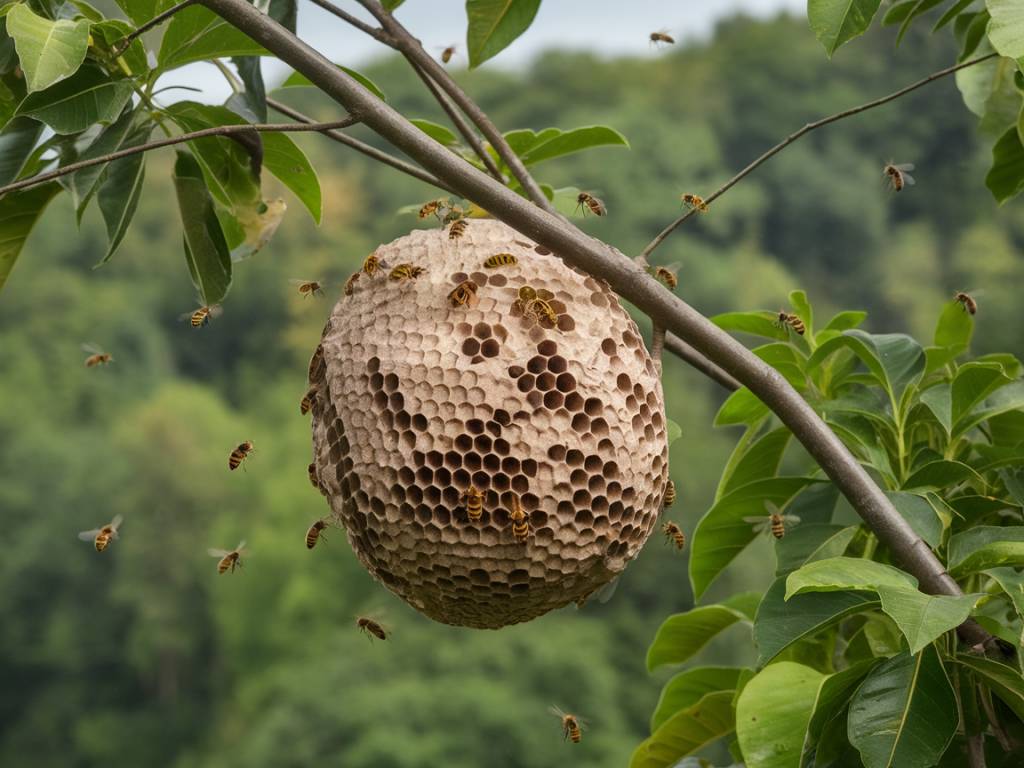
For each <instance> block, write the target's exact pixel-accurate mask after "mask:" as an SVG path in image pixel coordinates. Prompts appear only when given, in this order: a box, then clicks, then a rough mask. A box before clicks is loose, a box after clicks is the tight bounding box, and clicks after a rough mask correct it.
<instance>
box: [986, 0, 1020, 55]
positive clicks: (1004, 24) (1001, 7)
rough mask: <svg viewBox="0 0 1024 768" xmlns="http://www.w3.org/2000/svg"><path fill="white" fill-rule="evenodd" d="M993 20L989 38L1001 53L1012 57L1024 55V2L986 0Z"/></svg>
mask: <svg viewBox="0 0 1024 768" xmlns="http://www.w3.org/2000/svg"><path fill="white" fill-rule="evenodd" d="M985 5H986V7H987V8H988V12H989V14H990V15H991V16H992V20H991V21H990V22H989V25H988V39H989V40H990V41H991V42H992V45H993V46H994V47H995V49H996V50H997V51H999V53H1001V54H1002V55H1003V56H1009V57H1010V58H1011V59H1019V58H1021V57H1024V4H1022V3H1021V2H1020V0H986V2H985Z"/></svg>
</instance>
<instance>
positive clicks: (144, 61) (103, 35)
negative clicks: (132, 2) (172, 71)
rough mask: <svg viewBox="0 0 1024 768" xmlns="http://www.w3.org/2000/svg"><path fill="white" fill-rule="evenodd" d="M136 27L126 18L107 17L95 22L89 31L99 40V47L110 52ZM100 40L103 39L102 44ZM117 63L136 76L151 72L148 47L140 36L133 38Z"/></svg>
mask: <svg viewBox="0 0 1024 768" xmlns="http://www.w3.org/2000/svg"><path fill="white" fill-rule="evenodd" d="M134 29H135V27H133V26H132V25H131V24H129V23H128V22H127V21H125V20H124V19H105V20H103V21H101V22H100V23H98V24H93V25H92V28H91V29H90V30H89V31H90V33H91V34H92V36H93V37H94V38H95V39H96V41H97V48H98V49H100V50H103V51H104V52H105V53H110V52H111V51H113V50H114V48H115V47H117V46H119V45H120V44H121V42H122V41H123V40H124V39H125V37H126V36H127V35H129V34H130V33H131V32H132V30H134ZM100 41H102V45H101V44H100ZM122 63H123V65H124V66H127V67H128V72H124V69H123V67H122ZM116 65H117V67H118V68H120V69H121V71H122V72H124V74H126V75H131V76H135V77H137V76H139V75H144V74H145V73H147V72H149V59H148V57H147V54H146V47H145V46H144V45H143V44H142V40H141V39H140V38H135V39H134V40H132V42H131V44H130V45H129V46H128V49H127V50H126V51H125V52H124V53H122V54H121V55H120V57H119V60H118V61H117V62H116Z"/></svg>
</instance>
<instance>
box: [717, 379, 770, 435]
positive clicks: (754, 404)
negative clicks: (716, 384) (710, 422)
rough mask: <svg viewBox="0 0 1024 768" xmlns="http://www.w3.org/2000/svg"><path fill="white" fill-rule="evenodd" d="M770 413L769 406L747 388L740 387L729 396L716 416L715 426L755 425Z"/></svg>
mask: <svg viewBox="0 0 1024 768" xmlns="http://www.w3.org/2000/svg"><path fill="white" fill-rule="evenodd" d="M768 413H769V409H768V406H767V405H765V404H764V403H763V402H761V400H760V399H759V398H758V397H757V395H755V394H754V393H753V392H751V391H750V390H749V389H747V388H746V387H740V388H739V389H737V390H736V391H735V392H733V393H732V394H731V395H729V396H728V397H727V398H726V399H725V402H724V403H722V407H721V408H719V409H718V413H717V414H715V426H716V427H727V426H730V425H733V424H747V425H750V424H754V423H756V422H759V421H760V420H761V419H762V418H764V417H765V416H767V415H768Z"/></svg>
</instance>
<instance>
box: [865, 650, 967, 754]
mask: <svg viewBox="0 0 1024 768" xmlns="http://www.w3.org/2000/svg"><path fill="white" fill-rule="evenodd" d="M958 723H959V715H958V713H957V706H956V697H955V695H954V693H953V687H952V686H951V685H950V684H949V679H948V678H947V677H946V672H945V670H944V669H943V668H942V662H941V661H940V660H939V656H938V654H937V653H936V652H935V648H934V647H933V646H928V647H926V648H925V649H924V650H923V651H922V652H921V653H919V654H917V655H911V654H909V653H906V652H903V653H901V654H899V655H898V656H894V657H893V658H891V659H889V660H888V661H885V662H883V663H882V664H880V665H879V666H877V667H875V668H874V669H873V670H871V672H870V673H869V674H868V676H867V678H865V680H864V682H863V683H862V684H861V686H860V688H858V689H857V692H856V693H855V694H854V696H853V701H851V702H850V718H849V725H848V735H849V737H850V743H851V744H853V746H855V747H856V748H857V750H858V751H859V752H860V755H861V759H862V760H863V761H864V765H865V767H866V768H931V766H933V765H935V764H936V763H937V762H938V761H939V758H940V757H941V756H942V753H943V752H944V751H945V750H946V746H947V745H948V744H949V742H950V740H951V739H952V738H953V734H954V733H955V732H956V728H957V725H958Z"/></svg>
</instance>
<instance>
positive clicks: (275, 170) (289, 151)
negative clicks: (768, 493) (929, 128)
mask: <svg viewBox="0 0 1024 768" xmlns="http://www.w3.org/2000/svg"><path fill="white" fill-rule="evenodd" d="M263 167H264V168H266V169H267V170H268V171H270V172H271V173H272V174H274V175H275V176H277V178H279V179H280V180H281V182H282V183H283V184H284V185H285V186H286V187H288V189H290V190H291V191H292V192H294V193H295V196H296V197H297V198H299V200H301V201H302V204H303V205H304V206H306V210H307V211H309V215H310V216H312V217H313V221H315V222H316V223H317V224H319V223H320V217H321V215H322V213H323V204H322V201H321V197H320V179H319V178H317V175H316V171H315V170H313V166H312V165H311V164H310V162H309V159H308V158H307V157H306V155H305V153H304V152H303V151H302V150H301V149H299V148H298V146H296V144H295V142H294V141H292V140H291V138H290V137H289V136H287V135H285V134H283V133H266V134H264V135H263Z"/></svg>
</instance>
